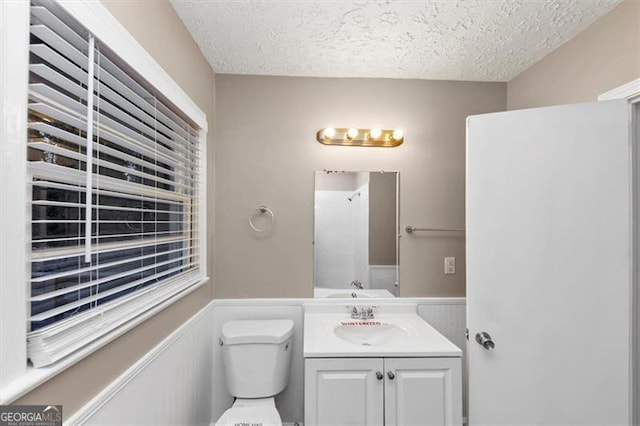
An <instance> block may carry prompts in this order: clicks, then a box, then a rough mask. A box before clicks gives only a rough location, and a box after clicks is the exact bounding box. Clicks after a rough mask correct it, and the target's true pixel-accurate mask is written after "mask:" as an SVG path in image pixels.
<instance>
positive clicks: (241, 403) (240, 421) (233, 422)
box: [215, 398, 282, 426]
mask: <svg viewBox="0 0 640 426" xmlns="http://www.w3.org/2000/svg"><path fill="white" fill-rule="evenodd" d="M215 426H282V419H281V418H280V414H279V413H278V410H276V406H275V401H274V400H273V398H258V399H236V401H235V402H234V403H233V406H232V407H231V408H229V409H228V410H227V411H225V412H224V413H223V414H222V416H220V418H219V419H218V421H217V422H216V424H215Z"/></svg>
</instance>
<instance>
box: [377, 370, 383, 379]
mask: <svg viewBox="0 0 640 426" xmlns="http://www.w3.org/2000/svg"><path fill="white" fill-rule="evenodd" d="M383 377H384V374H382V373H381V372H379V371H376V379H378V380H382V378H383Z"/></svg>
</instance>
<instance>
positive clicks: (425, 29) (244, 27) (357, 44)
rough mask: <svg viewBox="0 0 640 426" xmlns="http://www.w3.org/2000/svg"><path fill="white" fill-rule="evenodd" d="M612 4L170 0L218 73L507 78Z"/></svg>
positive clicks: (578, 0)
mask: <svg viewBox="0 0 640 426" xmlns="http://www.w3.org/2000/svg"><path fill="white" fill-rule="evenodd" d="M619 2H620V1H617V0H607V1H605V0H593V1H590V0H589V1H587V0H575V1H567V0H562V1H559V0H553V1H542V0H528V1H524V0H504V1H500V0H480V1H478V0H450V1H211V0H209V1H207V0H191V1H185V0H171V3H172V4H173V7H174V8H175V10H176V11H177V12H178V14H179V15H180V17H181V18H182V20H183V21H184V23H185V25H186V26H187V28H188V29H189V31H190V32H191V34H192V35H193V38H194V39H195V40H196V42H197V43H198V45H199V46H200V49H201V50H202V51H203V52H204V54H205V56H206V57H207V59H208V61H209V63H210V64H211V66H212V67H213V69H214V70H215V71H216V72H217V73H223V74H261V75H265V74H266V75H288V76H314V77H386V78H419V79H434V80H477V81H508V80H510V79H511V78H513V77H514V76H516V75H517V74H519V73H520V72H522V71H523V70H525V69H526V68H528V67H529V66H530V65H532V64H533V63H535V62H536V61H537V60H539V59H540V58H542V57H544V56H545V55H546V54H548V53H549V52H551V51H552V50H554V49H555V48H557V47H558V46H560V45H561V44H562V43H563V42H565V41H567V40H568V39H570V38H571V37H572V36H574V35H575V34H577V33H578V32H579V31H581V30H582V29H584V28H585V27H587V26H588V25H589V24H591V23H592V22H594V21H595V20H596V19H598V18H599V17H600V16H602V15H604V14H605V13H606V12H608V11H609V10H610V9H611V8H612V7H614V6H615V5H616V4H617V3H619Z"/></svg>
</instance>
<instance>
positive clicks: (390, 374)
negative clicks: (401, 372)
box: [387, 371, 396, 380]
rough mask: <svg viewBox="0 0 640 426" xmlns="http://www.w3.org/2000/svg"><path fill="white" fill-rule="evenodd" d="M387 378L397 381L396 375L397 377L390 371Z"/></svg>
mask: <svg viewBox="0 0 640 426" xmlns="http://www.w3.org/2000/svg"><path fill="white" fill-rule="evenodd" d="M387 377H389V380H393V379H395V378H396V375H395V374H393V371H389V372H388V373H387Z"/></svg>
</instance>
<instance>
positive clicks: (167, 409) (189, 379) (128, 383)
mask: <svg viewBox="0 0 640 426" xmlns="http://www.w3.org/2000/svg"><path fill="white" fill-rule="evenodd" d="M212 308H213V303H210V304H209V305H207V306H206V307H205V308H203V309H202V310H201V311H200V312H198V313H197V314H195V315H194V316H193V317H191V319H189V320H188V321H187V322H186V323H185V324H183V325H182V326H181V327H180V328H178V329H177V330H176V331H175V332H173V333H172V334H171V335H169V336H168V337H167V338H166V339H164V340H163V341H162V342H161V343H160V344H158V345H157V346H156V347H155V348H153V349H152V350H151V351H150V352H148V353H147V354H146V355H145V356H144V357H142V358H141V359H140V360H139V361H138V362H137V363H135V364H134V365H133V366H131V368H129V369H128V370H127V371H126V372H124V373H123V374H122V375H121V376H120V377H118V378H117V379H116V380H115V381H114V382H113V383H111V384H110V385H109V386H107V387H106V388H105V389H104V390H103V391H102V392H100V393H99V394H98V395H97V396H96V397H95V398H93V399H92V400H91V401H89V403H87V404H86V405H85V406H84V407H82V408H81V409H80V410H79V411H78V412H76V413H75V414H74V415H73V416H72V417H71V418H69V419H68V420H67V421H66V422H65V424H66V425H93V424H95V425H107V424H108V425H125V424H126V425H134V424H164V425H169V424H171V425H209V423H210V421H211V398H212V396H211V395H212V391H211V389H212V382H211V367H212V364H211V358H212V348H213V341H212V339H211V337H210V336H211V334H212V332H213V321H212V318H213V309H212Z"/></svg>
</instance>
